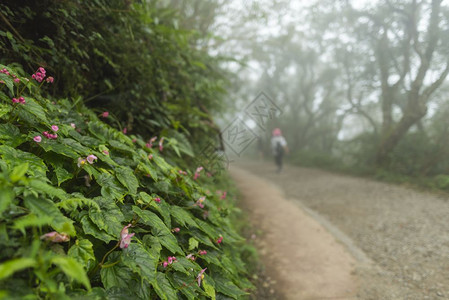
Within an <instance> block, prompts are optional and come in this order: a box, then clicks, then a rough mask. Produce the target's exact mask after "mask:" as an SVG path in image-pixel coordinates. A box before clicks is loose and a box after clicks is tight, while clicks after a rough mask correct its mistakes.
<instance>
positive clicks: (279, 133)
mask: <svg viewBox="0 0 449 300" xmlns="http://www.w3.org/2000/svg"><path fill="white" fill-rule="evenodd" d="M281 135H282V131H281V130H280V129H279V128H275V129H273V136H281Z"/></svg>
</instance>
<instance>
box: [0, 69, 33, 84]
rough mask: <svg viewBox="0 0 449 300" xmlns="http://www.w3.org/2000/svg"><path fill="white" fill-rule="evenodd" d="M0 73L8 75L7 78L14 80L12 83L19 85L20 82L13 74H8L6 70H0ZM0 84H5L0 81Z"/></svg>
mask: <svg viewBox="0 0 449 300" xmlns="http://www.w3.org/2000/svg"><path fill="white" fill-rule="evenodd" d="M0 73H2V74H6V75H8V76H11V77H12V78H14V82H15V83H19V82H20V79H19V78H17V76H16V75H14V74H12V73H9V71H8V70H7V69H6V68H3V69H1V70H0ZM27 80H28V79H27ZM0 83H5V82H4V81H3V80H0Z"/></svg>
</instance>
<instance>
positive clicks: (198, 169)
mask: <svg viewBox="0 0 449 300" xmlns="http://www.w3.org/2000/svg"><path fill="white" fill-rule="evenodd" d="M203 169H204V168H203V167H198V168H196V171H195V174H194V175H193V180H197V179H198V177H200V173H201V171H202V170H203Z"/></svg>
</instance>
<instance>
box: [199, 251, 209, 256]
mask: <svg viewBox="0 0 449 300" xmlns="http://www.w3.org/2000/svg"><path fill="white" fill-rule="evenodd" d="M198 254H199V255H206V254H207V251H206V250H200V251H198Z"/></svg>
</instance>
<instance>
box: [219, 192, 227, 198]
mask: <svg viewBox="0 0 449 300" xmlns="http://www.w3.org/2000/svg"><path fill="white" fill-rule="evenodd" d="M226 195H227V192H226V191H224V192H223V194H222V195H221V196H220V199H221V200H223V199H225V198H226Z"/></svg>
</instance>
